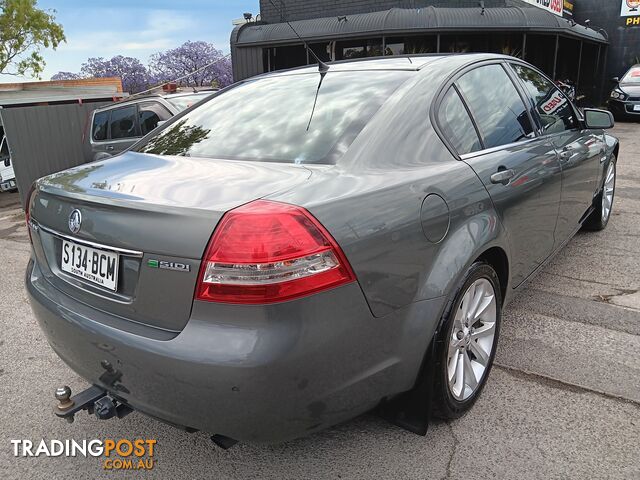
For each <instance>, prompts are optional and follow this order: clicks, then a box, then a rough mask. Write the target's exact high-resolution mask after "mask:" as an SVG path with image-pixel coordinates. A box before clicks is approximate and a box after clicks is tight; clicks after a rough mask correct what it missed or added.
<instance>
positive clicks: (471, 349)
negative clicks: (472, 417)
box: [432, 261, 502, 419]
mask: <svg viewBox="0 0 640 480" xmlns="http://www.w3.org/2000/svg"><path fill="white" fill-rule="evenodd" d="M501 316H502V297H501V290H500V280H499V279H498V275H497V274H496V271H495V270H494V269H493V267H492V266H491V265H489V264H488V263H486V262H482V261H480V262H476V263H474V264H473V265H471V267H469V269H468V270H467V272H466V274H465V276H464V278H463V280H462V281H461V283H460V285H459V286H458V288H457V290H456V293H455V295H454V296H453V300H452V301H451V302H450V304H449V306H448V308H447V310H446V311H445V314H444V316H443V319H442V322H441V325H442V327H441V329H440V333H439V338H438V339H437V341H436V352H435V358H436V364H435V372H434V375H435V378H434V392H433V393H434V395H433V406H432V408H433V410H432V414H433V415H434V416H435V417H439V418H442V419H452V418H459V417H461V416H462V415H463V414H464V413H466V412H467V411H468V410H469V409H470V408H471V407H472V406H473V404H474V403H475V402H476V400H477V399H478V397H479V396H480V393H481V392H482V389H483V388H484V385H485V384H486V381H487V378H488V376H489V373H490V371H491V366H492V365H493V359H494V357H495V352H496V345H497V343H498V337H499V334H500V322H501ZM454 356H457V358H454ZM460 362H462V363H460ZM460 367H461V368H462V375H461V372H460V370H459V368H460ZM465 376H466V378H465ZM467 383H468V384H467Z"/></svg>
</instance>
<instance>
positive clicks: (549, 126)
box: [512, 64, 578, 134]
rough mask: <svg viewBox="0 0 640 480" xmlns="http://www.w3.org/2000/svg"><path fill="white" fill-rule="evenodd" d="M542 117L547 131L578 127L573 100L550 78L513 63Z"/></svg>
mask: <svg viewBox="0 0 640 480" xmlns="http://www.w3.org/2000/svg"><path fill="white" fill-rule="evenodd" d="M512 67H513V69H514V71H515V72H516V74H517V75H518V77H519V78H520V80H522V83H523V84H524V87H525V90H526V91H527V93H528V94H529V97H530V100H531V102H532V103H533V106H534V107H535V110H536V112H537V113H538V117H539V118H540V123H541V124H542V125H541V127H542V129H543V131H544V132H545V133H549V134H550V133H559V132H564V131H565V130H574V129H575V128H577V127H578V122H577V119H576V117H575V112H574V110H573V107H572V106H571V102H569V100H568V99H567V97H566V96H565V95H564V93H562V92H561V91H560V90H558V88H557V87H556V86H555V85H554V84H553V83H552V82H550V81H549V80H547V79H546V78H544V77H543V76H542V75H540V74H539V73H538V72H536V71H535V70H533V69H531V68H529V67H525V66H524V65H516V64H514V65H512Z"/></svg>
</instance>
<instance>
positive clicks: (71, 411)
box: [53, 385, 133, 423]
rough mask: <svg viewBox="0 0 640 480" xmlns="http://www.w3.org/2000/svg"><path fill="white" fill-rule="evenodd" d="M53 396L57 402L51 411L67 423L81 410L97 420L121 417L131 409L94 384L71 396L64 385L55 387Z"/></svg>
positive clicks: (69, 390) (71, 421)
mask: <svg viewBox="0 0 640 480" xmlns="http://www.w3.org/2000/svg"><path fill="white" fill-rule="evenodd" d="M55 397H56V400H58V404H57V405H56V406H55V407H54V408H53V413H55V415H56V416H57V417H60V418H64V419H65V420H66V421H67V422H69V423H73V421H74V420H75V414H76V413H78V412H79V411H81V410H86V411H87V412H88V413H89V415H92V414H93V415H95V416H96V417H97V418H98V419H99V420H108V419H110V418H113V417H117V418H123V417H125V416H127V415H129V414H130V413H131V412H132V411H133V409H132V408H131V407H130V406H129V405H127V404H125V403H122V402H121V401H120V400H118V399H117V398H114V397H112V396H110V395H109V394H108V393H107V391H106V390H104V389H103V388H100V387H96V386H95V385H94V386H91V387H89V388H87V389H86V390H83V391H82V392H80V393H79V394H77V395H74V396H73V397H72V396H71V389H70V388H69V387H68V386H66V385H65V386H64V387H60V388H58V389H56V393H55Z"/></svg>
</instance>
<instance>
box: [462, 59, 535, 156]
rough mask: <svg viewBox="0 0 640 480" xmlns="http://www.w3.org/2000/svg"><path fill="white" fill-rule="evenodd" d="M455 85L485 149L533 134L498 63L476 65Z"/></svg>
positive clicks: (513, 86) (516, 96)
mask: <svg viewBox="0 0 640 480" xmlns="http://www.w3.org/2000/svg"><path fill="white" fill-rule="evenodd" d="M456 84H457V85H458V88H459V89H460V91H461V92H462V95H463V97H464V98H465V100H466V101H467V104H468V105H469V109H470V110H471V114H472V115H473V117H474V119H475V121H476V125H477V126H478V130H480V135H482V139H483V141H484V146H485V148H493V147H499V146H501V145H506V144H509V143H515V142H518V141H521V140H524V139H526V138H531V137H533V136H535V133H534V129H533V127H532V125H531V120H530V119H529V114H528V112H527V108H526V107H525V104H524V102H523V101H522V98H521V97H520V95H519V94H518V90H516V87H515V85H514V84H513V82H512V81H511V79H510V78H509V76H508V75H507V72H506V71H505V70H504V68H502V66H501V65H486V66H483V67H479V68H476V69H475V70H472V71H470V72H469V73H466V74H465V75H463V76H462V77H461V78H460V79H459V80H458V81H457V82H456Z"/></svg>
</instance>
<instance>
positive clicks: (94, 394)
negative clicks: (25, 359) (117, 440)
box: [53, 385, 238, 450]
mask: <svg viewBox="0 0 640 480" xmlns="http://www.w3.org/2000/svg"><path fill="white" fill-rule="evenodd" d="M55 397H56V400H58V404H57V405H56V406H55V407H53V413H55V414H56V416H57V417H60V418H64V419H65V420H66V421H67V422H69V423H73V421H74V420H75V414H76V413H78V412H80V411H81V410H86V411H87V412H88V413H89V415H91V414H94V415H95V416H96V417H97V418H98V419H99V420H109V419H110V418H113V417H116V418H123V417H126V416H127V415H129V414H130V413H131V412H133V408H131V407H130V406H129V405H127V404H126V403H122V401H121V400H119V399H117V398H114V397H112V396H110V395H109V394H108V393H107V391H106V390H105V389H104V388H100V387H96V386H95V385H94V386H91V387H89V388H87V389H86V390H83V391H82V392H80V393H79V394H77V395H74V396H73V397H72V396H71V388H69V387H68V386H66V385H65V386H64V387H60V388H58V389H56V394H55ZM174 426H175V425H174ZM184 429H185V430H186V431H187V432H189V433H192V432H196V431H197V430H195V429H191V428H187V427H184ZM210 438H211V441H212V442H213V443H214V444H216V445H217V446H218V447H220V448H222V449H223V450H228V449H229V448H231V447H233V446H234V445H235V444H236V443H238V441H237V440H234V439H233V438H229V437H225V436H224V435H211V437H210Z"/></svg>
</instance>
